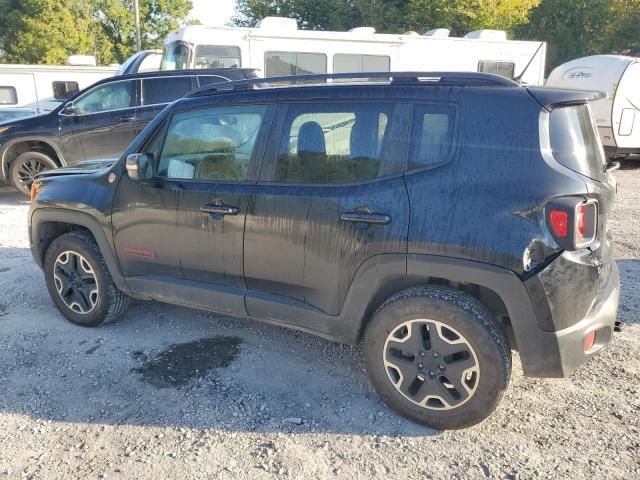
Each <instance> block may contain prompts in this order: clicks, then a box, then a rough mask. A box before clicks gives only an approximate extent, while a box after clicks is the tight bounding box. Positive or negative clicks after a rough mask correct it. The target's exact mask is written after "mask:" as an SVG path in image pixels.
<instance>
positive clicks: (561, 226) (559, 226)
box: [549, 210, 569, 238]
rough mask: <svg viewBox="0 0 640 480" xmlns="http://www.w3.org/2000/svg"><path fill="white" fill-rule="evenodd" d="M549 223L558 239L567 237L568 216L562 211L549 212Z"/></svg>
mask: <svg viewBox="0 0 640 480" xmlns="http://www.w3.org/2000/svg"><path fill="white" fill-rule="evenodd" d="M549 223H550V224H551V228H552V229H553V233H555V234H556V235H557V236H558V237H560V238H565V237H567V236H568V235H569V214H568V213H567V212H565V211H564V210H551V212H550V213H549Z"/></svg>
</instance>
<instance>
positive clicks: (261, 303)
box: [244, 99, 409, 328]
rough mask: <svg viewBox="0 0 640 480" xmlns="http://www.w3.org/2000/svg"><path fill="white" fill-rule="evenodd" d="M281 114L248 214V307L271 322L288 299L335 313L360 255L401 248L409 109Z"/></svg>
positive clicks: (315, 108) (309, 108)
mask: <svg viewBox="0 0 640 480" xmlns="http://www.w3.org/2000/svg"><path fill="white" fill-rule="evenodd" d="M284 110H285V107H281V109H280V110H279V112H278V115H277V116H278V118H280V119H282V120H281V121H280V125H279V127H278V128H277V129H276V132H279V133H276V135H274V136H272V140H270V144H269V147H268V152H267V154H266V156H265V162H264V166H263V168H262V174H261V178H260V182H258V184H257V185H256V188H255V190H254V192H253V195H252V196H251V202H250V204H249V209H248V213H247V220H246V227H245V241H244V249H245V281H246V284H247V289H248V291H247V295H246V306H247V311H248V313H249V314H250V315H254V316H257V317H263V318H274V319H275V318H278V317H282V316H283V315H282V306H283V305H289V306H292V307H299V308H300V309H302V310H305V309H306V310H309V309H311V310H312V311H316V312H318V313H321V314H325V315H331V316H336V315H339V314H340V312H341V309H342V306H343V303H344V300H345V297H346V294H347V292H348V290H349V287H350V285H351V281H352V280H353V278H354V275H355V273H356V272H357V270H358V268H359V267H360V266H361V265H362V264H363V262H364V261H366V260H367V259H369V258H371V257H373V256H375V255H379V254H383V253H400V254H403V253H406V245H407V244H406V242H407V229H408V214H409V206H408V199H407V193H406V188H405V185H404V180H403V177H402V174H401V172H402V166H403V159H404V152H405V142H404V141H402V139H403V138H406V131H407V118H408V111H409V107H408V106H406V105H394V104H374V103H367V104H364V103H353V102H349V101H346V100H345V99H342V100H341V101H339V102H338V101H337V102H336V103H335V104H332V103H328V102H323V103H321V104H320V103H319V104H314V103H305V104H291V105H289V106H288V108H286V112H285V111H284ZM304 318H305V315H300V316H299V318H298V317H297V316H296V315H295V314H294V315H293V316H292V317H291V318H290V321H292V322H296V323H304V322H305V320H304ZM316 318H317V317H316ZM280 319H282V318H280ZM285 320H287V319H286V318H285ZM306 326H307V327H309V328H314V326H313V325H306Z"/></svg>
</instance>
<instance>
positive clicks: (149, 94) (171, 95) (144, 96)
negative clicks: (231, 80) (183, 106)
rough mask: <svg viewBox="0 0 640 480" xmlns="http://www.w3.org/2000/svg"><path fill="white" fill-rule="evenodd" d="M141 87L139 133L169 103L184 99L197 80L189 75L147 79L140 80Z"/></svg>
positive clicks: (138, 110)
mask: <svg viewBox="0 0 640 480" xmlns="http://www.w3.org/2000/svg"><path fill="white" fill-rule="evenodd" d="M139 85H140V93H139V98H140V102H139V106H138V108H137V109H136V131H137V132H138V133H140V132H141V131H142V130H143V129H144V127H146V126H147V124H148V123H149V122H150V121H151V120H153V119H154V118H155V117H156V115H158V114H159V113H160V112H161V111H162V109H164V107H166V106H167V105H168V104H169V103H171V102H173V101H174V100H177V99H178V98H182V97H184V96H185V95H186V94H187V93H189V92H190V91H191V90H193V89H194V88H195V87H196V84H195V78H194V77H193V76H189V75H184V76H182V75H180V76H164V77H146V78H142V79H141V80H140V84H139Z"/></svg>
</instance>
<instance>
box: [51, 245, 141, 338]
mask: <svg viewBox="0 0 640 480" xmlns="http://www.w3.org/2000/svg"><path fill="white" fill-rule="evenodd" d="M73 258H75V259H76V262H77V260H78V259H79V258H81V259H83V260H85V261H86V262H87V263H88V265H89V267H90V268H88V269H84V267H82V268H83V272H87V270H90V271H91V272H90V273H88V274H87V275H86V276H87V277H90V276H91V274H92V275H93V277H94V279H95V280H91V279H88V280H87V282H88V283H89V284H90V285H91V286H90V287H87V286H86V285H85V286H80V284H78V286H77V288H76V287H72V288H76V291H77V292H83V293H77V294H76V292H72V293H71V294H67V292H68V291H71V289H65V288H64V286H63V285H62V282H61V278H63V277H64V279H65V282H66V279H67V278H68V275H67V273H65V272H64V271H61V267H60V265H61V264H60V262H59V260H66V263H69V264H70V265H71V263H72V259H73ZM76 270H78V268H77V267H76ZM54 272H56V273H55V274H54ZM44 276H45V281H46V284H47V290H49V295H50V296H51V299H52V300H53V303H55V305H56V307H58V310H60V313H62V315H64V316H65V318H66V319H67V320H69V321H70V322H72V323H75V324H76V325H80V326H82V327H97V326H98V325H102V324H104V323H109V322H112V321H113V320H116V319H117V318H118V317H120V316H122V315H123V314H124V313H125V311H126V310H127V305H128V302H129V297H128V296H127V295H125V294H124V293H122V292H121V291H120V290H118V288H117V287H116V285H115V284H114V283H113V279H112V278H111V274H110V273H109V269H108V268H107V265H106V263H105V261H104V258H103V257H102V254H101V253H100V249H99V248H98V246H97V245H96V243H95V241H94V239H93V237H92V236H91V235H89V234H88V233H85V232H71V233H67V234H64V235H61V236H60V237H58V238H56V239H55V240H54V241H53V242H52V243H51V246H50V247H49V249H48V250H47V253H46V255H45V260H44ZM76 282H80V283H82V282H85V280H82V279H80V278H78V279H77V280H76ZM68 283H73V282H68ZM59 288H60V289H61V290H63V291H62V292H59ZM87 290H89V294H87ZM91 294H93V295H91ZM63 296H64V297H65V299H66V300H65V299H63ZM90 296H91V299H90V300H87V299H88V298H89V297H90ZM74 298H78V299H82V301H78V302H75V301H73V299H74ZM83 301H84V302H85V304H84V305H81V303H83ZM69 303H71V306H70V305H69ZM74 305H75V307H74ZM83 306H84V307H86V308H84V310H85V312H82V311H81V310H82V309H83ZM89 307H90V308H89Z"/></svg>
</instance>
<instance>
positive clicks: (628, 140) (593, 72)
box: [546, 55, 640, 157]
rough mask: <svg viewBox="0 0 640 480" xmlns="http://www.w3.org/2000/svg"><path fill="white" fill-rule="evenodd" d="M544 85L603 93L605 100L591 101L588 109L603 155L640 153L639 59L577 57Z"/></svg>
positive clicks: (557, 71) (555, 72)
mask: <svg viewBox="0 0 640 480" xmlns="http://www.w3.org/2000/svg"><path fill="white" fill-rule="evenodd" d="M546 84H547V85H548V86H551V87H559V88H570V89H576V90H596V91H601V92H603V93H605V94H606V97H604V98H601V99H600V100H596V101H594V102H591V110H592V111H593V116H594V117H595V121H596V124H597V125H598V131H599V132H600V137H601V138H602V144H603V146H604V147H605V150H606V151H607V155H608V156H610V157H624V156H627V155H629V154H634V153H640V58H634V57H624V56H621V55H593V56H590V57H584V58H578V59H576V60H572V61H570V62H567V63H565V64H562V65H560V66H559V67H557V68H556V69H554V70H553V71H552V72H551V74H550V75H549V78H548V79H547V83H546Z"/></svg>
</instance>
